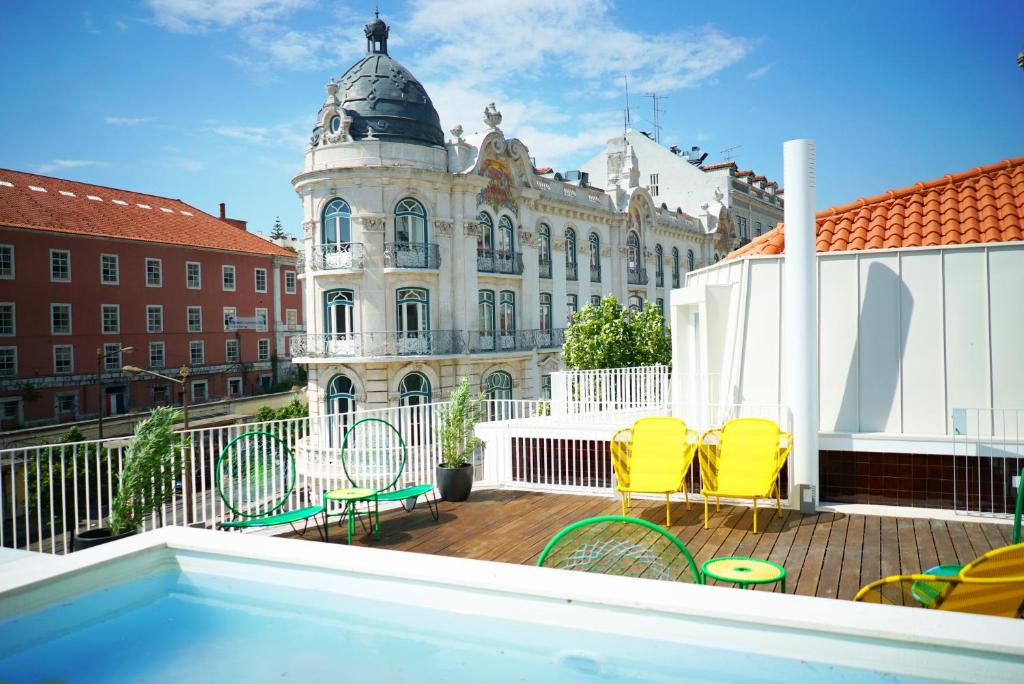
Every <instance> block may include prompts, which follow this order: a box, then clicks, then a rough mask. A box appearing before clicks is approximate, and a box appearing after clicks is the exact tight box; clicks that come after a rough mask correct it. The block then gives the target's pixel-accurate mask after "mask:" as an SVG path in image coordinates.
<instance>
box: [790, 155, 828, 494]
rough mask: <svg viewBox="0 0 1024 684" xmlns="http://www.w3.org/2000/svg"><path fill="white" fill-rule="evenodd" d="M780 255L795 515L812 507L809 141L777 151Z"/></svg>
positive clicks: (814, 299)
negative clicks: (782, 189)
mask: <svg viewBox="0 0 1024 684" xmlns="http://www.w3.org/2000/svg"><path fill="white" fill-rule="evenodd" d="M782 155H783V178H784V180H785V184H786V190H787V191H788V193H787V195H788V197H787V199H788V201H787V202H786V207H785V221H786V227H785V232H786V251H785V255H786V256H785V264H784V270H783V273H784V281H783V285H784V292H783V295H784V299H783V306H784V309H783V316H782V320H783V321H784V323H785V325H784V328H783V344H784V345H785V350H784V352H783V357H784V358H785V365H786V369H785V372H786V375H785V379H786V385H785V392H784V396H785V403H786V404H788V406H789V409H790V410H791V411H792V412H793V453H792V455H791V456H790V459H791V463H792V466H791V467H792V469H791V471H790V472H791V473H792V477H793V483H794V487H793V492H794V494H795V495H796V496H797V497H798V501H796V502H793V503H798V504H799V507H800V510H801V511H802V512H803V511H807V512H813V511H814V510H815V508H816V506H817V503H818V489H819V483H818V291H817V280H818V279H817V271H818V257H817V253H816V252H815V237H816V234H815V233H816V231H815V221H814V218H815V216H814V214H815V212H814V207H815V204H816V199H815V178H814V141H813V140H789V141H787V142H786V143H785V145H783V149H782Z"/></svg>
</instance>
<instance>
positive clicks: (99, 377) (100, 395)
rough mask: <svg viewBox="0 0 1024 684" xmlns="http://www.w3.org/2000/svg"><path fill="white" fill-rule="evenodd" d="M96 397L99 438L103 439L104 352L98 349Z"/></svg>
mask: <svg viewBox="0 0 1024 684" xmlns="http://www.w3.org/2000/svg"><path fill="white" fill-rule="evenodd" d="M96 396H97V398H98V399H99V418H98V419H97V421H96V426H97V429H98V430H99V438H100V439H103V350H102V349H101V348H100V347H96Z"/></svg>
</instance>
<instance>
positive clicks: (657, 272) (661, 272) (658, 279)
mask: <svg viewBox="0 0 1024 684" xmlns="http://www.w3.org/2000/svg"><path fill="white" fill-rule="evenodd" d="M664 257H665V250H663V249H662V248H661V245H654V278H655V284H656V285H657V286H658V287H663V286H664V285H665V264H663V263H662V259H663V258H664Z"/></svg>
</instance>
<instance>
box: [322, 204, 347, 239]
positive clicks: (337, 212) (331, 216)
mask: <svg viewBox="0 0 1024 684" xmlns="http://www.w3.org/2000/svg"><path fill="white" fill-rule="evenodd" d="M351 241H352V210H351V209H350V208H349V206H348V202H346V201H345V200H343V199H341V198H338V197H336V198H334V199H332V200H331V201H330V202H328V203H327V206H326V207H324V213H323V216H322V217H321V221H320V244H322V245H325V246H326V245H335V246H337V245H344V244H347V243H349V242H351Z"/></svg>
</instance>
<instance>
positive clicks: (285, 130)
mask: <svg viewBox="0 0 1024 684" xmlns="http://www.w3.org/2000/svg"><path fill="white" fill-rule="evenodd" d="M309 128H310V130H312V126H310V127H309ZM302 130H303V129H302V124H300V123H298V122H293V123H288V124H276V125H273V126H236V125H232V124H215V125H213V126H212V128H210V131H211V132H212V133H214V134H215V135H219V136H221V137H222V138H230V139H232V140H240V141H243V142H246V143H251V144H254V145H270V146H284V147H289V148H292V149H295V150H302V149H303V148H304V147H305V146H306V145H308V144H309V136H308V135H306V134H303V133H302V132H301V131H302Z"/></svg>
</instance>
